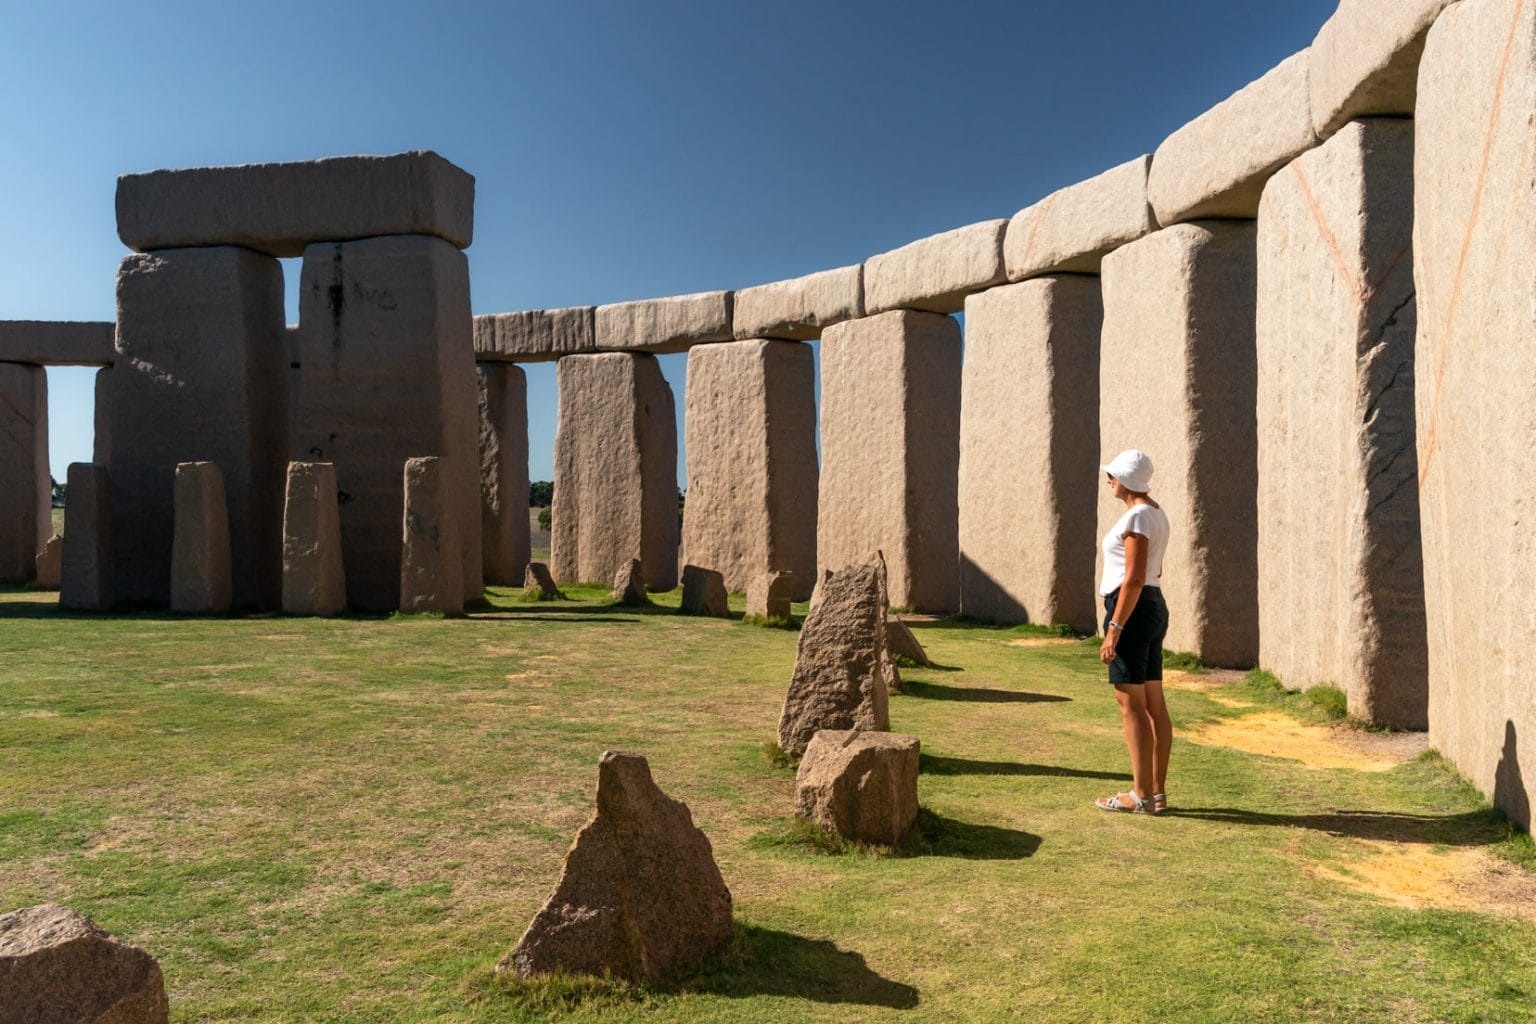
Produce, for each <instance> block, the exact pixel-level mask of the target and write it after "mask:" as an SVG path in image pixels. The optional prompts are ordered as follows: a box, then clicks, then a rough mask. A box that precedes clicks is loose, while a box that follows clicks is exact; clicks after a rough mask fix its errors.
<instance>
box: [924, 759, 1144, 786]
mask: <svg viewBox="0 0 1536 1024" xmlns="http://www.w3.org/2000/svg"><path fill="white" fill-rule="evenodd" d="M918 771H920V772H922V773H923V774H924V775H1011V776H1028V777H1031V778H1046V779H1105V780H1107V781H1111V782H1130V781H1131V776H1130V773H1128V772H1097V771H1090V770H1088V769H1086V768H1062V767H1060V766H1058V765H1054V764H1025V763H1023V762H1019V761H972V760H971V759H969V758H965V757H941V756H939V755H936V754H920V755H919V767H918Z"/></svg>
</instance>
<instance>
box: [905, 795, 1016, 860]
mask: <svg viewBox="0 0 1536 1024" xmlns="http://www.w3.org/2000/svg"><path fill="white" fill-rule="evenodd" d="M917 831H918V833H919V834H920V835H921V840H920V841H917V842H914V843H913V844H912V849H911V854H912V855H916V856H920V857H956V858H960V859H963V860H1023V859H1025V858H1026V857H1033V856H1034V855H1035V851H1036V850H1038V849H1040V837H1039V836H1037V835H1035V834H1034V833H1033V832H1024V831H1021V830H1020V829H1016V828H1003V827H1002V826H1000V825H977V824H975V823H973V822H969V821H960V820H958V819H956V818H946V817H945V816H944V815H942V814H937V813H935V812H933V811H930V810H928V809H927V808H926V807H924V808H922V809H921V810H920V811H919V812H918V815H917Z"/></svg>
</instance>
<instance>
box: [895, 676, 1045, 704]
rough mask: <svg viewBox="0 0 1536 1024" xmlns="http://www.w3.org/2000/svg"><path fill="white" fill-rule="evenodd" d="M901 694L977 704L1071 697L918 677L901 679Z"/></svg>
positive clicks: (1038, 700)
mask: <svg viewBox="0 0 1536 1024" xmlns="http://www.w3.org/2000/svg"><path fill="white" fill-rule="evenodd" d="M901 694H902V696H905V697H917V698H920V699H922V700H964V701H974V702H975V703H978V704H1060V703H1063V702H1065V701H1070V700H1071V699H1072V698H1071V697H1063V696H1060V695H1059V694H1054V693H1026V692H1025V691H1023V690H991V689H987V688H985V687H980V686H940V685H939V684H937V683H925V682H923V681H922V680H920V679H905V678H903V679H902V681H901Z"/></svg>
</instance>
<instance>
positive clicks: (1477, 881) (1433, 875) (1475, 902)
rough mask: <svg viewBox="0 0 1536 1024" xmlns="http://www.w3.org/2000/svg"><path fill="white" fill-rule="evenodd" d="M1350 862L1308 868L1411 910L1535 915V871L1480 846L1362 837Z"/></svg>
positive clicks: (1334, 880)
mask: <svg viewBox="0 0 1536 1024" xmlns="http://www.w3.org/2000/svg"><path fill="white" fill-rule="evenodd" d="M1358 842H1359V846H1360V847H1361V851H1362V855H1361V858H1360V859H1359V860H1357V861H1354V862H1352V863H1350V864H1349V865H1347V866H1342V867H1341V866H1337V865H1327V864H1320V863H1313V864H1308V865H1307V871H1308V873H1309V874H1311V875H1312V876H1313V877H1315V878H1325V879H1328V880H1329V881H1333V882H1338V883H1339V884H1341V885H1344V886H1347V887H1348V888H1350V889H1354V890H1355V891H1357V892H1363V893H1367V894H1369V895H1371V896H1374V897H1376V898H1377V899H1379V900H1381V901H1382V902H1383V903H1389V904H1391V905H1392V906H1396V907H1406V908H1408V909H1411V910H1420V909H1424V908H1432V909H1437V910H1470V911H1474V912H1477V913H1481V914H1504V915H1509V916H1515V917H1528V918H1536V874H1532V873H1531V872H1529V871H1525V870H1523V869H1521V868H1519V867H1517V866H1515V865H1513V864H1510V863H1508V862H1506V861H1501V860H1499V859H1498V858H1497V857H1495V856H1493V855H1492V854H1491V853H1489V852H1488V851H1487V850H1484V849H1480V848H1478V847H1454V848H1443V847H1435V846H1430V845H1427V844H1424V843H1390V842H1381V841H1376V840H1359V841H1358Z"/></svg>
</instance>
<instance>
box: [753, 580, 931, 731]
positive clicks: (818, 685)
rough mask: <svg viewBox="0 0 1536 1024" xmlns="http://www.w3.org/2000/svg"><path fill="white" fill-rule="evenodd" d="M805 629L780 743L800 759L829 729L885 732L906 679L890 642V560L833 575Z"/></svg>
mask: <svg viewBox="0 0 1536 1024" xmlns="http://www.w3.org/2000/svg"><path fill="white" fill-rule="evenodd" d="M819 595H820V596H819V599H818V600H817V601H816V602H815V604H814V606H813V607H812V608H811V612H810V614H808V615H807V616H806V617H805V623H804V624H803V625H802V626H801V627H800V639H799V642H798V644H797V645H796V647H795V673H794V677H793V679H791V681H790V684H789V693H788V695H786V696H785V698H784V709H783V711H782V712H781V713H780V715H779V746H780V747H782V748H784V750H785V751H786V752H787V753H789V754H791V755H793V756H795V757H799V756H800V755H801V754H803V753H805V748H806V746H807V745H808V744H809V743H810V742H811V737H812V736H814V735H815V734H816V733H817V732H819V731H820V730H822V729H864V730H874V731H879V732H884V731H885V730H887V729H889V728H890V727H891V726H890V713H889V695H890V691H891V690H895V689H900V686H901V677H900V676H899V675H898V674H897V672H896V665H895V663H894V662H892V661H891V652H890V649H889V647H888V646H887V645H886V633H885V609H886V605H887V601H886V590H885V563H884V561H883V560H882V559H881V558H880V556H879V555H876V556H875V557H874V558H873V559H872V560H871V561H868V562H865V563H864V564H862V565H850V566H848V567H847V568H844V569H839V570H837V571H836V572H834V573H833V574H832V575H831V576H830V577H828V578H827V579H826V580H825V581H824V582H823V583H822V585H821V587H820V588H819Z"/></svg>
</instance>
